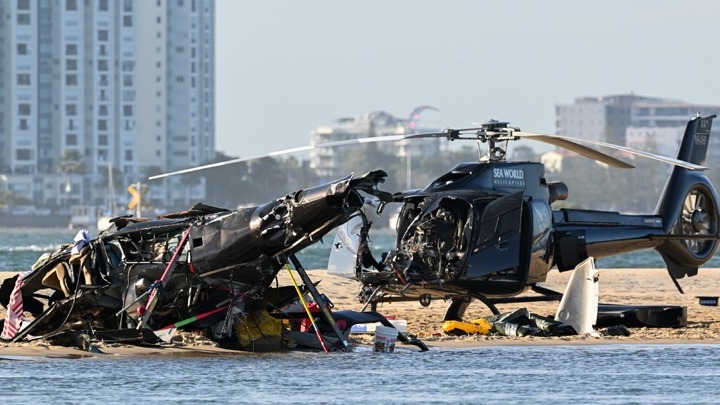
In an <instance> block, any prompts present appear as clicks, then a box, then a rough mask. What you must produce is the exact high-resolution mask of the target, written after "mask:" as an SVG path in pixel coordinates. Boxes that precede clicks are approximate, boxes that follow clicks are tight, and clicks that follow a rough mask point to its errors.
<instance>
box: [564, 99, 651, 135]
mask: <svg viewBox="0 0 720 405" xmlns="http://www.w3.org/2000/svg"><path fill="white" fill-rule="evenodd" d="M640 102H655V103H662V102H664V100H663V99H659V98H653V97H644V96H637V95H634V94H621V95H612V96H602V97H580V98H576V99H575V102H574V103H572V104H558V105H556V106H555V131H556V133H557V134H558V135H563V136H570V137H574V138H583V139H590V140H594V141H602V142H610V143H614V144H618V145H625V129H626V128H627V127H628V126H630V123H631V120H632V112H631V110H632V106H633V105H635V104H636V103H640Z"/></svg>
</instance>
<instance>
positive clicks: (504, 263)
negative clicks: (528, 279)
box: [466, 191, 524, 279]
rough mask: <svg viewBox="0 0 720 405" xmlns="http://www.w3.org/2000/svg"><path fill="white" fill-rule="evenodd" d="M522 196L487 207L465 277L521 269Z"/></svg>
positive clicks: (508, 197) (506, 199)
mask: <svg viewBox="0 0 720 405" xmlns="http://www.w3.org/2000/svg"><path fill="white" fill-rule="evenodd" d="M523 194H524V193H523V191H518V192H517V193H514V194H510V195H508V196H505V197H502V198H499V199H497V200H495V201H493V202H491V203H489V204H488V205H486V206H485V209H484V210H483V212H482V215H481V217H480V222H479V225H480V226H479V231H478V236H477V241H476V242H475V243H474V246H475V248H474V249H473V251H472V257H471V258H470V266H469V268H468V270H467V273H466V277H467V278H468V279H472V278H475V277H481V276H484V275H487V274H490V273H495V272H497V271H504V270H508V271H512V270H517V269H518V268H519V265H520V242H521V235H520V230H521V228H522V222H521V221H522V205H523Z"/></svg>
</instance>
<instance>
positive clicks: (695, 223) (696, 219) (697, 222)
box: [690, 210, 705, 232]
mask: <svg viewBox="0 0 720 405" xmlns="http://www.w3.org/2000/svg"><path fill="white" fill-rule="evenodd" d="M704 223H705V214H703V213H702V211H700V210H695V211H693V213H692V215H691V216H690V225H691V226H692V229H693V231H694V232H700V231H702V230H703V229H704V228H705V227H704Z"/></svg>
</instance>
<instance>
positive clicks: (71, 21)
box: [0, 0, 215, 207]
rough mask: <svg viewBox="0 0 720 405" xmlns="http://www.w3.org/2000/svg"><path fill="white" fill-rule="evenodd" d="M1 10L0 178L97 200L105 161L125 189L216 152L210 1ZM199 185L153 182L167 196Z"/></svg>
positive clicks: (48, 197)
mask: <svg viewBox="0 0 720 405" xmlns="http://www.w3.org/2000/svg"><path fill="white" fill-rule="evenodd" d="M0 16H2V17H3V18H1V19H0V21H1V22H0V60H2V63H1V64H0V77H1V78H2V79H1V80H0V174H2V175H4V177H3V178H4V179H6V180H5V184H4V185H3V188H4V189H6V190H8V191H10V192H12V193H14V194H16V195H19V196H23V197H26V198H28V199H30V200H32V201H33V202H35V203H36V204H46V205H51V206H56V207H68V206H69V205H72V204H81V203H82V204H103V203H104V202H105V198H106V194H107V187H108V182H107V178H108V171H109V170H112V171H113V172H114V173H115V176H114V179H115V181H116V182H117V183H119V184H118V186H119V187H122V188H124V187H125V186H127V185H128V184H130V183H133V182H135V181H139V180H144V179H145V178H146V177H147V176H146V175H147V173H148V172H160V171H170V170H175V169H178V168H181V167H188V166H193V165H198V164H201V163H203V162H206V161H209V160H212V159H213V158H214V147H215V142H214V118H213V117H214V90H213V89H214V73H213V72H214V48H213V46H214V45H213V44H214V24H213V20H214V2H213V0H185V1H183V0H173V1H170V0H153V1H144V0H95V1H83V0H56V1H42V0H5V1H1V2H0ZM171 190H172V191H171ZM203 194H204V188H203V185H202V184H197V182H196V183H195V184H194V183H192V182H188V181H182V180H180V179H175V180H172V181H166V182H163V183H159V184H153V185H152V187H151V195H155V196H156V197H157V200H159V201H162V202H168V203H170V204H174V203H181V202H184V201H186V200H188V199H189V198H192V199H197V198H202V196H203ZM128 197H129V196H127V197H124V198H125V199H127V198H128Z"/></svg>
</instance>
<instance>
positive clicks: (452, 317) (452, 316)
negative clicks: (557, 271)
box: [363, 285, 563, 321]
mask: <svg viewBox="0 0 720 405" xmlns="http://www.w3.org/2000/svg"><path fill="white" fill-rule="evenodd" d="M378 289H379V288H378ZM531 290H532V291H534V292H536V293H538V294H539V295H536V296H529V297H517V296H516V297H499V298H488V297H486V296H485V295H483V294H478V293H470V294H468V295H463V296H453V297H450V300H451V302H450V305H449V306H448V308H447V310H446V311H445V317H444V319H443V321H459V320H462V317H463V315H464V314H465V310H467V308H468V306H469V305H470V303H471V302H472V301H473V299H476V300H478V301H480V302H482V303H483V304H485V306H487V307H488V309H490V311H491V312H492V313H493V315H499V314H500V310H498V308H497V306H496V304H509V303H519V302H543V301H558V302H559V301H560V300H561V299H562V296H563V294H562V293H560V292H557V291H554V290H551V289H549V288H545V287H541V286H538V285H534V286H532V287H531ZM376 292H377V289H376V290H375V291H374V292H373V294H372V295H371V298H370V299H368V301H367V302H366V303H365V306H364V307H363V311H364V310H365V308H366V307H367V305H368V303H369V304H370V310H371V311H377V305H378V303H383V302H408V301H419V302H420V304H421V305H422V306H424V307H426V306H428V305H430V303H431V300H432V299H431V297H430V295H429V294H425V295H421V296H420V297H408V296H381V297H375V293H376Z"/></svg>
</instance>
